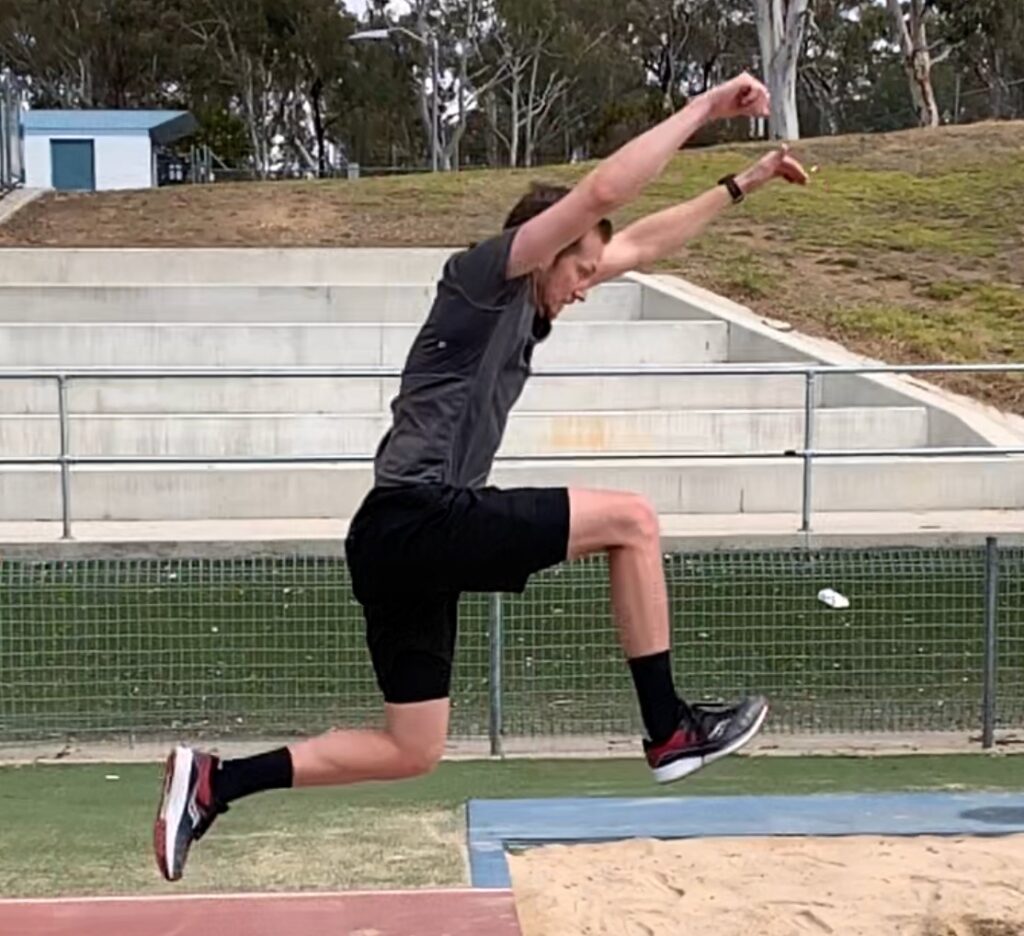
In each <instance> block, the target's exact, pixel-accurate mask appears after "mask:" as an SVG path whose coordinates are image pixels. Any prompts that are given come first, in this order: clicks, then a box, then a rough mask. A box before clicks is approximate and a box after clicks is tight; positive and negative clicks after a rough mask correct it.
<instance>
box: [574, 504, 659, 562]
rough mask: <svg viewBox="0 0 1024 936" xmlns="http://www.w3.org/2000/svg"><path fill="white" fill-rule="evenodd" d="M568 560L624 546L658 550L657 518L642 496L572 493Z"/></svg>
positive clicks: (652, 508)
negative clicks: (651, 547) (652, 547)
mask: <svg viewBox="0 0 1024 936" xmlns="http://www.w3.org/2000/svg"><path fill="white" fill-rule="evenodd" d="M569 497H570V525H569V556H570V558H577V557H579V556H585V555H588V554H589V553H594V552H599V551H604V550H608V549H616V548H619V547H623V546H632V547H634V548H643V547H650V546H652V545H653V546H654V547H655V548H658V546H659V542H660V531H659V529H658V514H657V512H656V511H655V509H654V507H653V506H652V505H651V503H650V501H648V500H647V498H645V497H642V496H641V495H639V494H625V493H619V492H606V491H586V490H581V491H570V492H569Z"/></svg>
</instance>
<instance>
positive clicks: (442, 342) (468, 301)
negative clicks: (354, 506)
mask: <svg viewBox="0 0 1024 936" xmlns="http://www.w3.org/2000/svg"><path fill="white" fill-rule="evenodd" d="M515 233H516V229H515V228H512V229H509V230H506V231H504V232H502V233H501V234H500V235H498V236H497V237H494V238H491V239H490V240H487V241H483V242H482V243H480V244H477V245H476V246H474V247H472V248H470V249H469V250H465V251H462V252H461V253H458V254H456V255H454V256H452V257H451V258H450V259H449V260H448V262H447V263H446V264H445V267H444V272H443V273H442V275H441V279H440V281H439V282H438V285H437V296H436V297H435V299H434V305H433V307H432V308H431V310H430V315H429V316H428V318H427V321H426V322H425V323H424V325H423V328H421V329H420V332H419V334H418V335H417V336H416V340H415V341H414V342H413V345H412V348H411V349H410V351H409V357H408V358H407V360H406V363H405V368H404V370H403V371H402V382H401V388H400V390H399V393H398V396H397V397H396V398H395V399H394V401H393V402H392V404H391V411H392V414H393V420H392V426H391V429H390V430H388V432H387V434H386V435H385V436H384V438H383V439H382V440H381V443H380V446H379V447H378V449H377V457H376V461H375V463H374V475H375V480H376V483H377V484H378V485H381V486H384V487H388V486H395V485H402V484H448V485H453V486H455V487H482V486H483V485H484V484H486V482H487V476H488V475H489V474H490V471H491V464H492V463H493V461H494V455H495V453H496V452H497V451H498V446H499V445H500V444H501V437H502V435H503V434H504V431H505V423H506V421H507V419H508V413H509V410H510V409H511V408H512V405H513V404H514V403H515V402H516V400H517V399H519V395H520V393H522V390H523V385H524V384H525V383H526V379H527V377H529V375H530V359H531V357H532V355H533V347H534V345H535V344H536V343H537V341H539V340H543V339H544V338H545V337H547V334H548V332H549V331H550V328H551V326H550V323H549V322H548V321H547V320H546V319H543V318H541V317H539V316H538V315H537V310H536V307H535V306H534V303H533V295H532V290H531V287H530V277H529V276H524V277H520V278H519V279H514V280H510V279H506V277H505V270H506V268H507V264H508V255H509V251H510V250H511V247H512V239H513V238H514V236H515Z"/></svg>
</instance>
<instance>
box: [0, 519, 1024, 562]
mask: <svg viewBox="0 0 1024 936" xmlns="http://www.w3.org/2000/svg"><path fill="white" fill-rule="evenodd" d="M799 527H800V517H799V516H798V515H797V514H747V515H736V514H725V515H715V514H687V515H679V514H674V515H673V514H669V515H665V516H662V517H661V531H662V547H663V548H664V549H665V551H666V552H703V551H710V550H741V549H794V548H813V549H817V548H851V549H852V548H882V547H900V546H903V547H921V548H925V547H931V548H935V547H943V546H949V547H953V546H959V547H975V546H981V545H982V544H984V542H985V539H986V537H988V536H995V537H997V538H998V539H999V542H1000V543H1001V544H1002V545H1004V546H1024V510H1016V511H1001V510H977V511H947V512H932V513H895V512H894V513H888V512H880V513H864V512H860V513H834V512H830V513H821V514H818V515H816V516H815V517H814V518H813V531H812V532H811V533H801V532H800V530H799ZM72 532H73V534H74V539H72V540H62V539H61V525H60V524H59V523H52V522H48V523H0V561H2V560H4V559H8V560H16V559H24V560H40V561H52V560H62V559H165V558H166V559H171V558H189V559H201V558H211V559H215V558H216V559H219V558H224V559H231V558H252V557H257V556H268V557H274V556H278V557H279V556H295V555H302V556H333V557H338V558H340V557H342V556H343V555H344V545H343V544H344V539H345V535H346V533H347V532H348V520H346V519H338V520H220V521H210V520H205V521H203V520H200V521H179V522H174V521H168V522H135V523H116V522H109V521H91V522H90V521H83V522H81V523H76V524H75V525H74V528H73V531H72Z"/></svg>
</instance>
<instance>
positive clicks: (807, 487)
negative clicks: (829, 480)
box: [800, 370, 817, 533]
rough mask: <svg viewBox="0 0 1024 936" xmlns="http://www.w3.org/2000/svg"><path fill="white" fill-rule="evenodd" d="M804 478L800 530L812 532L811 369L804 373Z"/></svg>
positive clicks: (813, 379)
mask: <svg viewBox="0 0 1024 936" xmlns="http://www.w3.org/2000/svg"><path fill="white" fill-rule="evenodd" d="M804 377H805V378H806V382H805V383H804V479H803V504H802V506H801V510H800V532H801V533H810V532H811V493H812V491H811V468H812V462H813V458H814V456H813V455H811V450H812V449H813V448H814V417H815V400H814V397H815V391H816V389H817V379H816V378H817V374H816V373H815V372H814V371H812V370H809V371H807V372H806V374H805V375H804Z"/></svg>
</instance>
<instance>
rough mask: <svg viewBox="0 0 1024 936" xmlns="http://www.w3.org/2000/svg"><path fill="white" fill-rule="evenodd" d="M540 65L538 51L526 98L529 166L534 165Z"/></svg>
mask: <svg viewBox="0 0 1024 936" xmlns="http://www.w3.org/2000/svg"><path fill="white" fill-rule="evenodd" d="M539 67H540V53H539V52H537V53H536V54H535V55H534V57H533V67H532V68H531V69H530V93H529V96H528V97H527V99H526V120H525V121H524V122H525V124H526V127H525V130H526V140H525V145H524V147H523V165H524V166H526V167H527V168H529V167H531V166H532V165H533V145H534V132H533V131H534V126H533V120H534V114H535V112H536V107H537V69H538V68H539Z"/></svg>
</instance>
